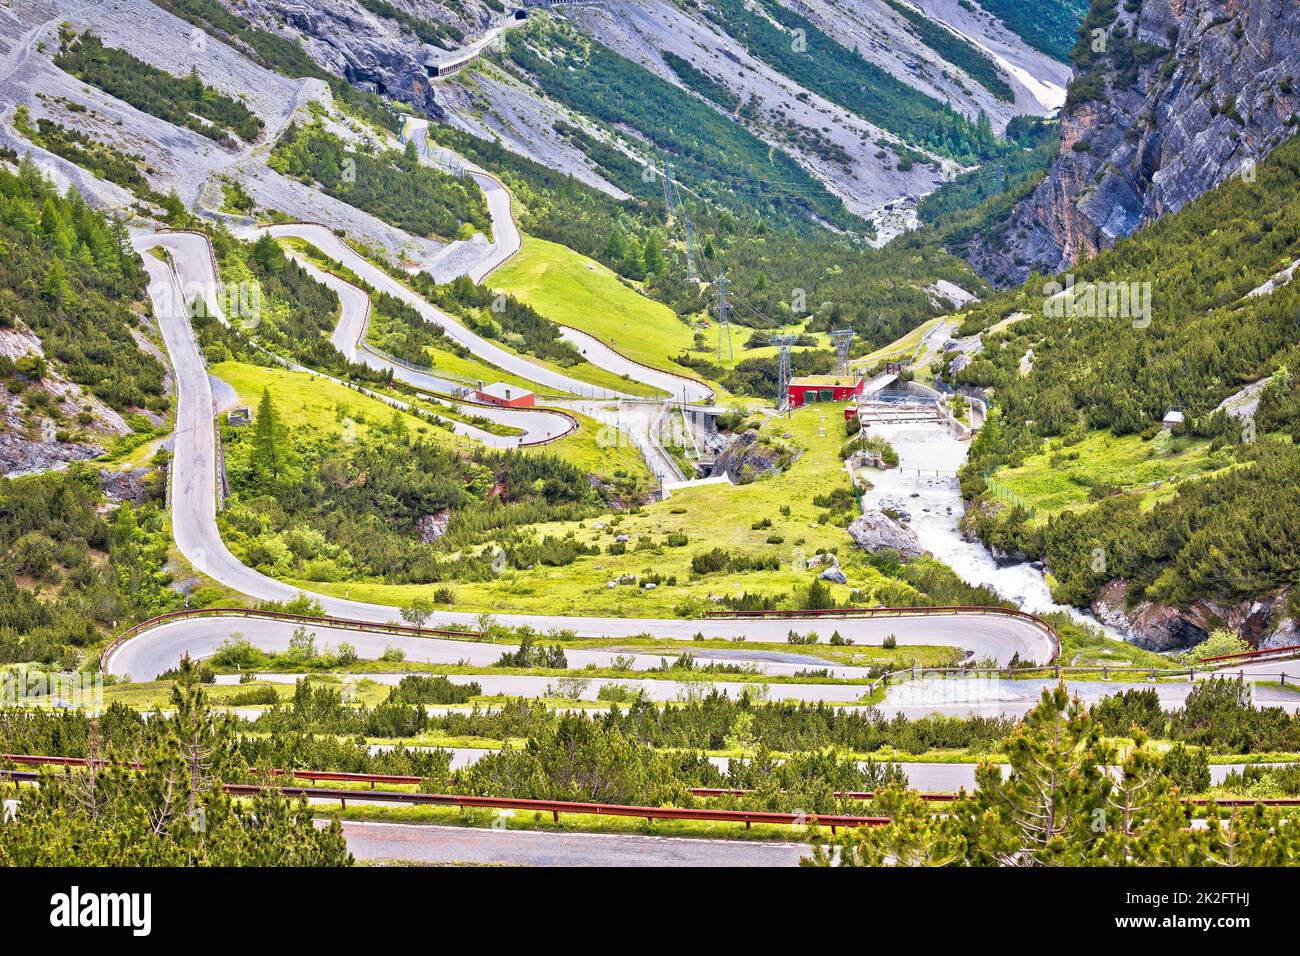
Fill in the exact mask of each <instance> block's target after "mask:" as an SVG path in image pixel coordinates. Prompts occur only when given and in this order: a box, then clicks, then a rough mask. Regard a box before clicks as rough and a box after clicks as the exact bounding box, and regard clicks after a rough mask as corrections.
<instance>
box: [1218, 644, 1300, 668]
mask: <svg viewBox="0 0 1300 956" xmlns="http://www.w3.org/2000/svg"><path fill="white" fill-rule="evenodd" d="M1273 654H1300V644H1288V645H1287V646H1286V647H1271V648H1269V649H1268V650H1263V651H1242V652H1241V653H1239V654H1220V655H1219V656H1218V657H1200V658H1197V661H1196V662H1197V663H1198V664H1215V663H1218V662H1220V661H1247V660H1256V659H1258V658H1261V657H1269V656H1272V655H1273Z"/></svg>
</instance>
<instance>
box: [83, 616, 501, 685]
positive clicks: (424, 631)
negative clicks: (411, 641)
mask: <svg viewBox="0 0 1300 956" xmlns="http://www.w3.org/2000/svg"><path fill="white" fill-rule="evenodd" d="M196 617H253V618H258V619H260V620H264V621H288V622H290V623H294V624H315V625H316V626H317V627H329V628H333V629H335V630H346V631H376V632H378V633H381V634H402V635H405V636H408V637H455V638H473V637H478V636H479V635H478V634H477V632H475V631H458V630H454V629H451V628H441V627H415V626H413V625H411V624H397V623H394V622H391V621H390V622H379V621H357V620H353V619H351V618H346V617H329V616H324V615H322V616H313V615H310V614H290V613H288V612H287V611H267V610H262V609H259V608H249V607H200V608H190V609H189V610H185V611H169V612H168V613H166V614H159V615H158V616H157V617H151V618H149V619H148V620H147V621H141V622H140V623H139V624H133V625H131V626H130V627H128V628H127V629H126V630H125V631H123V632H122V633H121V634H119V635H117V637H115V638H113V640H112V641H110V642H109V644H108V646H107V647H105V648H104V651H103V653H102V654H101V655H100V657H99V669H100V670H101V671H102V670H104V668H105V665H106V663H107V661H108V659H109V658H110V657H112V655H113V652H114V651H116V650H117V649H118V647H120V646H121V644H122V642H123V641H125V640H127V639H128V638H131V637H134V636H135V635H137V634H140V633H142V632H144V631H147V630H149V629H151V628H154V627H158V626H159V625H162V624H167V623H170V622H171V621H179V620H186V619H188V618H196Z"/></svg>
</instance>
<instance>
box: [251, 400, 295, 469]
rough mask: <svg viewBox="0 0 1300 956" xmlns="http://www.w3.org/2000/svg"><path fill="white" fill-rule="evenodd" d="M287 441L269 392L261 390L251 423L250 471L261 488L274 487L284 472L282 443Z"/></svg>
mask: <svg viewBox="0 0 1300 956" xmlns="http://www.w3.org/2000/svg"><path fill="white" fill-rule="evenodd" d="M286 439H287V435H285V430H284V428H283V426H282V425H281V424H280V421H279V414H278V413H277V412H276V410H275V403H274V402H273V401H272V400H271V390H270V389H269V388H264V389H262V400H261V401H260V402H258V405H257V416H256V418H255V419H254V421H253V441H252V445H253V448H252V470H253V481H254V482H255V483H257V484H258V485H259V486H261V487H263V488H271V487H274V486H275V484H276V483H277V482H278V481H279V480H280V476H281V474H282V473H283V470H284V448H283V444H282V443H283V442H284V441H285V440H286Z"/></svg>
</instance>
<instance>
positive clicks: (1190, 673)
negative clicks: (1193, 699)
mask: <svg viewBox="0 0 1300 956" xmlns="http://www.w3.org/2000/svg"><path fill="white" fill-rule="evenodd" d="M1187 683H1189V684H1195V683H1196V668H1195V667H1189V668H1187Z"/></svg>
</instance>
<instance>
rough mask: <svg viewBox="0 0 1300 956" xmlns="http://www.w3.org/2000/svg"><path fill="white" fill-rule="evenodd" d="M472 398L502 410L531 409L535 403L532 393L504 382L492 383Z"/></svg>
mask: <svg viewBox="0 0 1300 956" xmlns="http://www.w3.org/2000/svg"><path fill="white" fill-rule="evenodd" d="M474 398H475V399H477V400H478V401H480V402H487V403H488V404H489V405H500V406H501V407H502V408H532V407H533V405H534V403H535V402H536V401H537V399H536V397H535V396H534V395H533V393H532V392H530V391H528V390H527V389H522V388H519V387H518V386H515V385H507V384H506V383H505V382H493V383H492V384H491V385H486V386H484V387H483V388H480V389H479V390H478V391H476V392H475V393H474Z"/></svg>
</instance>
